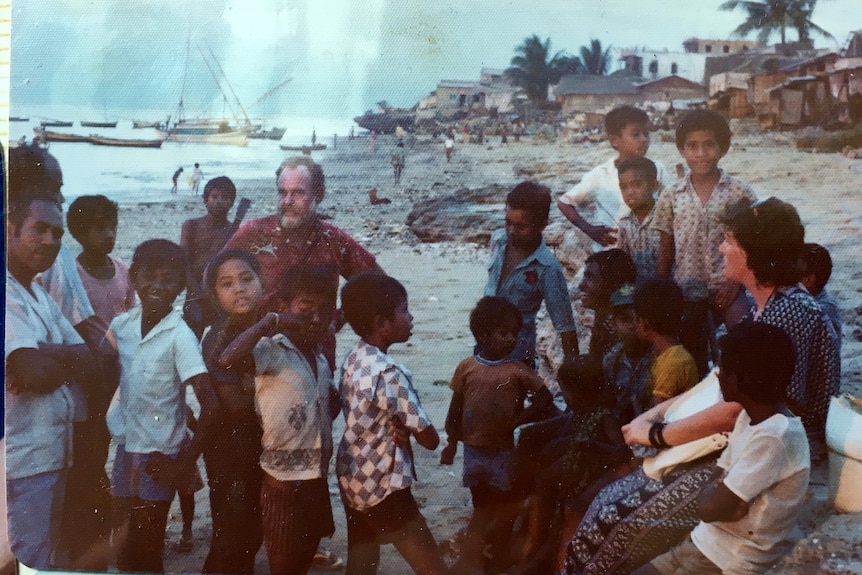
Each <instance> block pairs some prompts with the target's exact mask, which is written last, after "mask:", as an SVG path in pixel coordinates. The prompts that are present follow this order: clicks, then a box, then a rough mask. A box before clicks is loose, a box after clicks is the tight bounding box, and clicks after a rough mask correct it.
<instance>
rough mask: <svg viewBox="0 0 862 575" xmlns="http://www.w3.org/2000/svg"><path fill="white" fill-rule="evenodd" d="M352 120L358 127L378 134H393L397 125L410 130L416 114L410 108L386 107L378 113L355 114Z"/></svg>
mask: <svg viewBox="0 0 862 575" xmlns="http://www.w3.org/2000/svg"><path fill="white" fill-rule="evenodd" d="M353 121H354V122H356V124H357V125H358V126H359V127H360V128H364V129H366V130H368V131H369V132H377V133H378V134H394V133H395V130H397V129H398V128H399V127H400V128H403V129H404V130H412V129H413V124H414V122H415V121H416V114H415V113H414V112H412V111H410V110H404V109H394V108H393V109H387V110H385V111H383V112H380V113H377V114H375V113H373V112H370V111H368V112H365V113H364V114H362V115H361V116H356V117H355V118H353Z"/></svg>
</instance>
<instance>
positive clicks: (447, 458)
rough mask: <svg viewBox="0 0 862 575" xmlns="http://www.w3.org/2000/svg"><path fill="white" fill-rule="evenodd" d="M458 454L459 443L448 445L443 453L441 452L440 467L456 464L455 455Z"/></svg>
mask: <svg viewBox="0 0 862 575" xmlns="http://www.w3.org/2000/svg"><path fill="white" fill-rule="evenodd" d="M457 452H458V442H457V441H455V442H450V443H447V444H446V447H444V448H443V451H441V452H440V465H452V463H454V462H455V454H456V453H457Z"/></svg>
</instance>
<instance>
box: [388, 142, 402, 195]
mask: <svg viewBox="0 0 862 575" xmlns="http://www.w3.org/2000/svg"><path fill="white" fill-rule="evenodd" d="M389 163H390V164H392V171H393V175H394V177H395V185H396V186H397V185H398V184H399V183H400V182H401V170H403V169H404V166H405V165H406V158H405V156H404V142H403V141H401V140H398V149H397V150H395V153H394V154H392V159H391V160H390V161H389Z"/></svg>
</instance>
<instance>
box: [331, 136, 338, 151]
mask: <svg viewBox="0 0 862 575" xmlns="http://www.w3.org/2000/svg"><path fill="white" fill-rule="evenodd" d="M337 147H338V134H332V149H333V150H334V149H336V148H337Z"/></svg>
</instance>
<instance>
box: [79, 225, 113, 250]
mask: <svg viewBox="0 0 862 575" xmlns="http://www.w3.org/2000/svg"><path fill="white" fill-rule="evenodd" d="M116 240H117V222H115V221H100V222H96V224H95V225H94V226H93V227H91V228H90V229H88V230H87V232H86V233H85V234H84V237H83V238H81V246H82V247H83V248H84V251H85V252H89V253H92V254H95V255H99V256H106V255H108V254H109V253H111V252H112V251H114V242H116Z"/></svg>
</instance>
